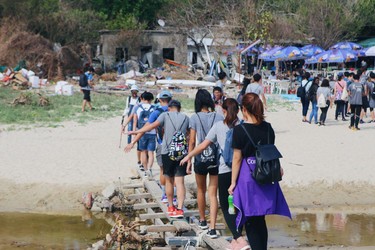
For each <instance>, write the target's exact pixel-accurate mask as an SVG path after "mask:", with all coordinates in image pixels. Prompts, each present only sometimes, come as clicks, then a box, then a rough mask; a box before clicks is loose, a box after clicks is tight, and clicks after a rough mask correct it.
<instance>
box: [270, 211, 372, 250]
mask: <svg viewBox="0 0 375 250" xmlns="http://www.w3.org/2000/svg"><path fill="white" fill-rule="evenodd" d="M267 224H268V230H269V245H270V246H278V247H281V246H285V247H292V246H330V245H336V246H337V245H338V246H340V245H344V246H375V215H371V216H370V215H364V214H362V215H356V214H345V213H336V214H325V213H317V214H298V215H294V216H293V220H292V221H290V220H289V219H288V218H282V217H279V216H269V217H268V218H267Z"/></svg>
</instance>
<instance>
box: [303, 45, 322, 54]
mask: <svg viewBox="0 0 375 250" xmlns="http://www.w3.org/2000/svg"><path fill="white" fill-rule="evenodd" d="M301 52H302V55H304V56H306V57H311V56H314V55H317V54H320V53H322V52H324V49H322V48H321V47H319V46H318V45H314V44H310V45H306V46H304V47H302V48H301Z"/></svg>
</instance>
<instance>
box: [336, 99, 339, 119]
mask: <svg viewBox="0 0 375 250" xmlns="http://www.w3.org/2000/svg"><path fill="white" fill-rule="evenodd" d="M339 110H340V101H338V100H337V101H336V110H335V120H337V117H338V116H339Z"/></svg>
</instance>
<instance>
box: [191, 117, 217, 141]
mask: <svg viewBox="0 0 375 250" xmlns="http://www.w3.org/2000/svg"><path fill="white" fill-rule="evenodd" d="M196 114H197V116H198V119H199V122H200V123H201V126H202V130H203V132H204V137H206V135H207V132H206V130H205V129H204V126H203V123H202V120H201V118H200V117H199V115H198V113H196ZM215 119H216V113H214V119H213V120H212V124H211V128H212V126H213V125H214V123H215Z"/></svg>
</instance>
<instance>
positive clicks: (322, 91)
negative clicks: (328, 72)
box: [316, 79, 331, 126]
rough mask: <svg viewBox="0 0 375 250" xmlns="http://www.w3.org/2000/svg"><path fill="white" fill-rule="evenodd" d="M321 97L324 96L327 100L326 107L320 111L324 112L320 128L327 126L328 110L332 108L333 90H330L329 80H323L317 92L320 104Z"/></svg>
mask: <svg viewBox="0 0 375 250" xmlns="http://www.w3.org/2000/svg"><path fill="white" fill-rule="evenodd" d="M320 95H323V96H324V98H325V100H326V105H325V106H320V110H321V111H322V113H321V114H320V119H319V126H325V122H326V118H327V113H328V108H329V107H330V106H331V89H330V88H329V81H328V79H323V81H322V84H321V85H320V87H319V88H318V90H317V91H316V97H317V100H318V102H319V97H320Z"/></svg>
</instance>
